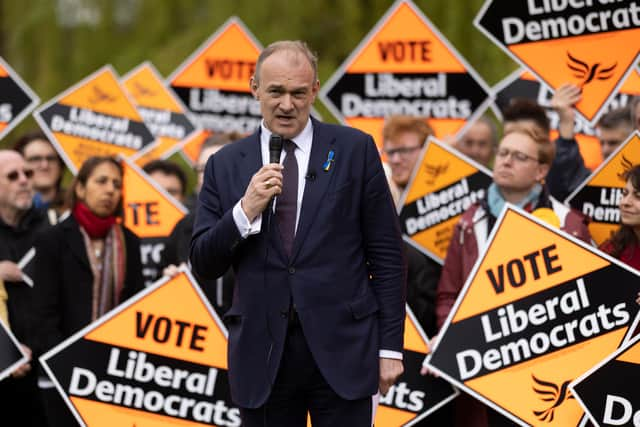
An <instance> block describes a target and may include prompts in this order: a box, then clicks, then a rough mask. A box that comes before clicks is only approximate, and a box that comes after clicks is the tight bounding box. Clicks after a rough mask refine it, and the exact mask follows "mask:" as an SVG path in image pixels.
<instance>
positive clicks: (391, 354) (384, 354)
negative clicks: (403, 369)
mask: <svg viewBox="0 0 640 427" xmlns="http://www.w3.org/2000/svg"><path fill="white" fill-rule="evenodd" d="M379 356H380V358H381V359H396V360H402V353H400V352H399V351H393V350H380V353H379Z"/></svg>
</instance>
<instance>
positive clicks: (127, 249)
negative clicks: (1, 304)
mask: <svg viewBox="0 0 640 427" xmlns="http://www.w3.org/2000/svg"><path fill="white" fill-rule="evenodd" d="M122 174H123V171H122V166H121V165H120V163H119V162H118V161H117V160H115V159H114V158H112V157H91V158H89V159H88V160H87V161H85V163H84V164H83V165H82V167H81V168H80V170H79V171H78V174H77V176H76V177H75V179H74V181H73V183H72V184H71V187H70V189H69V194H68V197H69V206H70V207H71V214H70V215H69V216H68V217H67V218H66V219H65V220H63V221H62V222H60V223H58V224H57V225H55V226H54V227H52V228H49V229H47V230H46V231H45V232H43V233H42V234H41V235H40V237H39V239H38V240H37V242H36V258H35V262H36V264H35V271H36V273H35V275H34V276H35V277H34V284H35V286H34V306H35V309H34V320H35V321H36V323H35V325H34V328H33V330H34V331H36V332H35V336H34V340H33V341H34V342H33V345H34V352H36V353H37V354H38V355H41V354H42V353H44V352H45V351H47V350H49V349H50V348H52V347H53V346H55V345H56V344H58V343H60V342H61V341H62V340H64V339H65V338H67V337H69V336H70V335H72V334H73V333H75V332H77V331H78V330H80V329H81V328H83V327H85V326H87V325H88V324H89V323H91V322H92V321H94V320H96V319H97V318H99V317H100V316H102V315H104V314H105V313H107V312H108V311H109V310H111V309H112V308H114V307H115V306H117V305H118V304H119V303H121V302H122V301H124V300H126V299H127V298H128V297H130V296H131V295H133V294H134V293H136V292H137V291H139V290H140V289H142V288H143V286H144V285H143V283H144V282H143V278H142V267H141V262H140V244H139V240H138V238H137V237H136V236H135V235H134V234H133V233H132V232H131V231H129V230H127V229H126V228H125V227H123V226H122V225H121V224H120V223H119V218H118V216H119V215H120V213H121V210H122ZM44 400H45V406H46V409H47V412H48V413H47V415H48V418H49V423H50V424H49V425H50V426H56V425H59V426H68V425H75V424H74V423H75V421H73V418H72V415H71V413H70V411H69V410H68V409H67V408H66V407H65V405H64V403H63V402H62V399H61V398H60V397H59V396H58V395H57V392H56V391H55V389H49V390H48V391H45V392H44Z"/></svg>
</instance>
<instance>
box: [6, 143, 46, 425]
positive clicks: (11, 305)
mask: <svg viewBox="0 0 640 427" xmlns="http://www.w3.org/2000/svg"><path fill="white" fill-rule="evenodd" d="M32 177H33V170H32V169H30V168H29V167H28V166H27V163H26V162H25V161H24V159H23V158H22V156H21V155H20V154H19V153H18V152H16V151H9V150H0V280H1V281H3V282H4V285H5V288H6V291H7V295H8V299H7V309H8V318H9V319H8V320H9V324H10V325H11V330H12V332H13V333H14V335H15V336H16V338H17V339H18V341H20V342H21V343H26V344H28V343H29V338H30V337H31V335H32V331H31V327H32V324H31V321H30V313H31V309H32V288H31V287H30V286H29V285H27V284H26V283H25V282H24V281H23V272H22V270H21V269H20V267H18V263H19V262H20V260H21V259H22V258H23V257H24V256H25V254H26V253H27V252H28V251H29V250H30V249H31V248H32V247H33V242H34V239H35V235H36V234H37V232H38V231H39V230H42V229H43V228H45V227H47V226H48V224H49V223H48V220H47V218H46V215H45V214H44V213H43V212H41V211H38V210H36V209H34V208H33V206H32V199H33V182H32ZM25 350H26V351H27V353H28V354H30V353H31V350H29V348H28V347H26V346H25ZM31 368H32V366H31V365H30V364H26V365H23V366H22V367H20V368H19V369H18V370H17V371H16V372H14V374H13V376H12V377H11V378H7V379H6V380H3V381H2V382H0V402H2V406H3V417H4V419H7V420H9V419H13V420H20V425H23V426H42V425H46V421H45V420H44V411H43V409H42V406H41V403H40V398H39V391H38V387H37V378H36V373H35V370H34V369H31Z"/></svg>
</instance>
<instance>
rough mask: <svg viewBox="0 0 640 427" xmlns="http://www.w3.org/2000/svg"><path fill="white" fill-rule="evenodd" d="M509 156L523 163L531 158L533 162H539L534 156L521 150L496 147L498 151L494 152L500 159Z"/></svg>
mask: <svg viewBox="0 0 640 427" xmlns="http://www.w3.org/2000/svg"><path fill="white" fill-rule="evenodd" d="M509 156H511V158H512V159H514V160H516V161H518V162H520V163H524V162H526V161H528V160H533V161H534V162H539V161H540V160H539V159H537V158H536V157H533V156H530V155H528V154H525V153H523V152H522V151H518V150H509V149H508V148H500V149H498V152H497V153H496V157H499V158H501V159H506V158H507V157H509Z"/></svg>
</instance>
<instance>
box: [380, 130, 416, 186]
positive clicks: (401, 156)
mask: <svg viewBox="0 0 640 427" xmlns="http://www.w3.org/2000/svg"><path fill="white" fill-rule="evenodd" d="M423 142H424V141H422V140H421V139H420V136H419V135H418V134H416V133H415V132H402V133H399V134H398V135H397V136H396V137H394V138H393V139H388V140H386V141H385V142H384V152H385V154H386V155H387V162H388V163H389V166H390V167H391V179H393V182H394V183H395V184H396V185H397V186H398V187H400V188H404V187H406V186H407V183H408V182H409V178H411V172H412V171H413V168H414V166H415V165H416V162H417V161H418V157H419V156H420V148H422V144H423Z"/></svg>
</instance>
